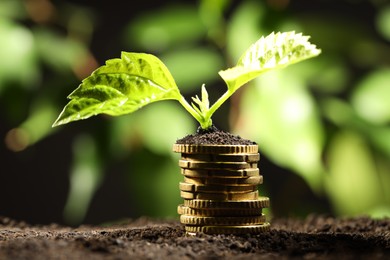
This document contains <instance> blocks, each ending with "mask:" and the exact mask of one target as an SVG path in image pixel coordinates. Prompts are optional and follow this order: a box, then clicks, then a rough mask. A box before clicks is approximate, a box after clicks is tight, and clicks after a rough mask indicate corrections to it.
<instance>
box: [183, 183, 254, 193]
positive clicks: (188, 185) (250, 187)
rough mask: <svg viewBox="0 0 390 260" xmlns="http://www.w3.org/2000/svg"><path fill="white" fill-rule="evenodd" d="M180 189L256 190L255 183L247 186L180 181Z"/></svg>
mask: <svg viewBox="0 0 390 260" xmlns="http://www.w3.org/2000/svg"><path fill="white" fill-rule="evenodd" d="M179 187H180V190H182V191H188V192H195V193H196V192H205V193H243V192H251V191H256V190H257V187H256V186H255V185H247V186H229V185H202V184H201V185H197V184H193V183H186V182H180V183H179Z"/></svg>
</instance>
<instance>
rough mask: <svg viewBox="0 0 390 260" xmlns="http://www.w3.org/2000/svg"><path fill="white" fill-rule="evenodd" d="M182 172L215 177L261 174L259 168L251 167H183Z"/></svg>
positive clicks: (187, 174)
mask: <svg viewBox="0 0 390 260" xmlns="http://www.w3.org/2000/svg"><path fill="white" fill-rule="evenodd" d="M181 174H183V175H185V176H188V177H215V178H237V177H251V176H259V174H260V171H259V168H257V167H256V168H249V169H236V170H231V169H215V170H207V169H186V168H182V169H181Z"/></svg>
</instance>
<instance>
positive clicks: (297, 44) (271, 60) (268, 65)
mask: <svg viewBox="0 0 390 260" xmlns="http://www.w3.org/2000/svg"><path fill="white" fill-rule="evenodd" d="M308 39H309V36H303V35H302V34H301V33H299V34H295V32H293V31H292V32H285V33H280V32H278V33H276V34H275V33H271V34H270V35H268V36H267V37H265V38H264V37H261V38H260V39H259V40H258V41H257V42H256V43H254V44H253V45H252V46H250V47H249V49H248V50H247V51H245V53H244V54H243V55H242V56H241V58H240V59H239V61H238V63H237V65H236V66H235V67H233V68H230V69H227V70H223V71H220V72H219V75H220V76H221V77H222V79H223V80H224V81H225V82H226V84H227V86H228V90H229V91H230V92H234V91H236V90H237V89H238V88H240V87H241V86H243V85H244V84H245V83H247V82H248V81H250V80H252V79H254V78H256V77H257V76H259V75H260V74H262V73H264V72H266V71H269V70H272V69H277V68H283V67H286V66H288V65H291V64H294V63H297V62H300V61H302V60H305V59H308V58H311V57H314V56H317V55H319V54H320V53H321V50H319V49H317V48H316V46H315V45H313V44H311V43H310V42H309V41H308Z"/></svg>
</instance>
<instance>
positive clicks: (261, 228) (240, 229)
mask: <svg viewBox="0 0 390 260" xmlns="http://www.w3.org/2000/svg"><path fill="white" fill-rule="evenodd" d="M185 230H186V232H187V233H190V234H191V233H198V232H203V233H205V234H210V235H211V234H235V235H240V234H258V233H262V232H266V231H269V230H270V224H269V223H268V222H266V223H264V224H260V225H248V226H185Z"/></svg>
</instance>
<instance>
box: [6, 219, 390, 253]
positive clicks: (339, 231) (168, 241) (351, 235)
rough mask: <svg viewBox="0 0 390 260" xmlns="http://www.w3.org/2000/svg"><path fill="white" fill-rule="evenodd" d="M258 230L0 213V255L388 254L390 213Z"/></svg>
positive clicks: (288, 222)
mask: <svg viewBox="0 0 390 260" xmlns="http://www.w3.org/2000/svg"><path fill="white" fill-rule="evenodd" d="M271 224H272V227H271V231H269V232H267V233H263V234H258V235H249V234H248V235H242V236H233V235H205V234H198V235H196V236H188V235H186V234H185V232H184V229H183V226H182V225H180V224H179V222H178V221H176V220H153V219H148V218H140V219H136V220H127V221H125V222H122V223H121V224H116V225H113V226H106V227H104V226H80V227H78V228H71V227H62V226H58V225H55V224H53V225H48V226H31V225H28V224H26V223H24V222H17V221H14V220H11V219H9V218H4V217H0V259H181V260H183V259H199V258H200V259H232V258H234V259H270V258H271V259H275V258H277V259H301V258H305V259H335V257H338V258H341V259H390V219H380V220H375V219H371V218H368V217H358V218H346V219H337V218H332V217H328V216H319V215H311V216H309V217H307V218H306V219H304V220H299V219H275V220H273V221H271Z"/></svg>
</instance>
